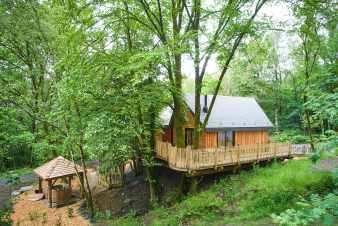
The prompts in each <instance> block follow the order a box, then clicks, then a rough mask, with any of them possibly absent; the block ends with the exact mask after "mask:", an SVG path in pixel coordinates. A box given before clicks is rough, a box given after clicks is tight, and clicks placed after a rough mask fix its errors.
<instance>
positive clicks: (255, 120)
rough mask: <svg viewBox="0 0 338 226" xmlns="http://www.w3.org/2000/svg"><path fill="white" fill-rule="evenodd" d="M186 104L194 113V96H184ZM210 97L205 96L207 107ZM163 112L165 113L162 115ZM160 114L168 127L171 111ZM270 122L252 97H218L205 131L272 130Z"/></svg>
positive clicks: (168, 109)
mask: <svg viewBox="0 0 338 226" xmlns="http://www.w3.org/2000/svg"><path fill="white" fill-rule="evenodd" d="M185 99H186V103H187V105H188V107H189V108H190V110H191V111H192V112H193V113H194V109H195V96H194V94H186V95H185ZM211 100H212V95H208V96H207V105H208V107H209V105H210V102H211ZM200 103H201V108H203V106H204V96H203V95H201V99H200ZM164 112H165V113H164ZM164 112H162V114H161V118H162V121H163V122H165V123H164V124H163V125H169V123H170V118H171V115H172V109H171V108H167V109H166V110H165V111H164ZM205 116H206V113H204V112H203V111H201V122H203V120H204V118H205ZM272 127H273V124H272V123H271V122H270V120H269V119H268V117H267V116H266V114H265V113H264V111H263V110H262V108H261V107H260V106H259V105H258V103H257V102H256V100H255V98H253V97H234V96H221V95H218V96H217V97H216V100H215V104H214V107H213V109H212V112H211V114H210V117H209V121H208V124H207V126H206V128H207V129H212V128H233V129H234V128H236V129H240V128H272Z"/></svg>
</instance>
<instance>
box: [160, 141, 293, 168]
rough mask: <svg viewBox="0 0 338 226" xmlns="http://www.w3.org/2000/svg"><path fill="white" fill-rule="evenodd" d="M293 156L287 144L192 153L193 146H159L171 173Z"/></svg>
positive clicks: (167, 144) (161, 155)
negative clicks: (172, 171)
mask: <svg viewBox="0 0 338 226" xmlns="http://www.w3.org/2000/svg"><path fill="white" fill-rule="evenodd" d="M291 152H292V147H291V144H284V143H283V144H282V143H269V144H260V145H247V146H234V147H226V148H213V149H197V150H192V149H191V148H190V147H189V146H188V147H187V148H177V147H175V146H172V145H171V144H170V143H166V142H161V141H158V142H156V157H157V158H158V159H161V160H163V161H165V162H166V164H167V165H168V167H169V168H171V169H174V170H177V171H181V172H188V173H191V172H193V171H200V170H208V169H218V168H223V167H226V166H238V165H241V164H246V163H252V162H258V161H263V160H269V159H273V158H281V157H287V156H290V155H291V154H292V153H291Z"/></svg>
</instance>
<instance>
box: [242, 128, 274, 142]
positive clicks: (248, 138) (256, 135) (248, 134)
mask: <svg viewBox="0 0 338 226" xmlns="http://www.w3.org/2000/svg"><path fill="white" fill-rule="evenodd" d="M266 143H269V133H268V131H267V130H260V131H235V145H250V144H266Z"/></svg>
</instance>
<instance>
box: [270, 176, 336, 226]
mask: <svg viewBox="0 0 338 226" xmlns="http://www.w3.org/2000/svg"><path fill="white" fill-rule="evenodd" d="M332 183H333V184H334V186H335V190H333V193H328V194H326V195H318V194H311V195H310V197H309V198H307V199H305V198H301V199H300V201H298V202H297V203H296V206H295V208H292V209H287V210H286V211H284V212H282V213H280V214H272V215H271V216H272V218H273V219H274V221H275V222H276V223H278V224H280V225H290V226H293V225H294V226H296V225H310V224H311V225H312V224H316V225H317V224H319V225H336V224H337V223H338V193H337V190H336V189H337V185H338V171H337V169H335V170H334V171H333V172H332Z"/></svg>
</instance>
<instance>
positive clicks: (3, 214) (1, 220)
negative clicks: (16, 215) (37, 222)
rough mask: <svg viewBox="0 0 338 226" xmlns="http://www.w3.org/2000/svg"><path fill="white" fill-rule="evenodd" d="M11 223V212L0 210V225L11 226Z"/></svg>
mask: <svg viewBox="0 0 338 226" xmlns="http://www.w3.org/2000/svg"><path fill="white" fill-rule="evenodd" d="M12 223H13V221H12V219H11V212H10V211H3V210H0V225H2V226H11V225H12Z"/></svg>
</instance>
